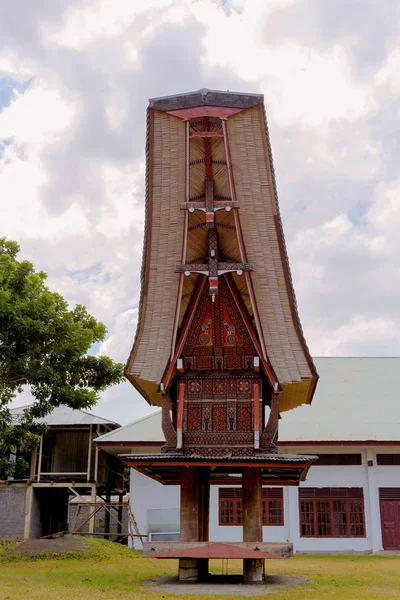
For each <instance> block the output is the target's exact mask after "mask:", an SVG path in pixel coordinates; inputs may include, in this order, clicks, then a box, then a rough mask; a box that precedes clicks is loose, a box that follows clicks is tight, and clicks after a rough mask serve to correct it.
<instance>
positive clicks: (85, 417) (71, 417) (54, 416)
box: [11, 405, 119, 427]
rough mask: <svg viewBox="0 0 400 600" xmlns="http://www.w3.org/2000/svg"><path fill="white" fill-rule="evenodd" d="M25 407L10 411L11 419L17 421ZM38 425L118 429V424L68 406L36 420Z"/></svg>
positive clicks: (60, 407) (58, 408) (56, 409)
mask: <svg viewBox="0 0 400 600" xmlns="http://www.w3.org/2000/svg"><path fill="white" fill-rule="evenodd" d="M26 408H28V407H27V406H19V407H18V408H13V409H11V414H12V416H13V418H15V419H18V417H19V416H20V415H22V414H23V412H24V410H25V409H26ZM38 421H39V423H47V425H49V426H57V425H111V426H114V427H119V423H115V422H114V421H110V419H103V418H102V417H98V416H97V415H93V414H92V413H89V412H86V411H85V410H76V409H73V408H69V407H68V406H63V405H62V406H58V407H57V408H55V409H54V410H53V411H52V412H51V413H50V414H48V415H47V416H46V417H45V418H44V419H38Z"/></svg>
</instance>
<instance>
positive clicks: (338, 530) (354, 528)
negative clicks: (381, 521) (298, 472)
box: [299, 488, 365, 537]
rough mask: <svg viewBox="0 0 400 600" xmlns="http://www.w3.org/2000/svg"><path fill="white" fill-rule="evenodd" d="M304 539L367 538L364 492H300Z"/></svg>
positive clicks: (301, 522) (356, 489)
mask: <svg viewBox="0 0 400 600" xmlns="http://www.w3.org/2000/svg"><path fill="white" fill-rule="evenodd" d="M299 510H300V535H301V536H302V537H365V517H364V494H363V489H362V488H300V489H299Z"/></svg>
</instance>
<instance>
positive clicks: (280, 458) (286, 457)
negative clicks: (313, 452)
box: [118, 453, 318, 463]
mask: <svg viewBox="0 0 400 600" xmlns="http://www.w3.org/2000/svg"><path fill="white" fill-rule="evenodd" d="M118 457H119V458H121V459H124V460H125V461H132V462H142V461H144V462H146V461H153V462H154V463H156V462H164V461H165V462H182V461H185V462H187V463H190V462H193V461H194V460H195V461H197V462H203V461H204V462H207V461H210V460H211V461H213V462H226V460H227V459H229V462H231V463H235V462H249V463H251V462H279V463H281V462H286V463H303V462H308V461H311V460H316V459H317V458H318V456H310V455H308V454H301V455H300V454H255V455H254V456H231V457H227V456H215V455H213V454H212V453H210V455H209V456H207V455H202V454H198V455H197V454H195V453H193V454H191V455H190V456H186V455H185V454H183V453H182V454H178V453H176V454H175V453H171V454H167V453H166V454H161V453H159V454H119V455H118Z"/></svg>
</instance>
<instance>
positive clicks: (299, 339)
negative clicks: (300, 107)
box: [126, 90, 318, 412]
mask: <svg viewBox="0 0 400 600" xmlns="http://www.w3.org/2000/svg"><path fill="white" fill-rule="evenodd" d="M204 118H206V121H205V120H204ZM205 122H206V125H207V129H206V130H205V129H204V127H205V125H204V123H205ZM204 136H208V137H209V138H210V148H211V163H212V165H211V169H212V179H213V182H214V184H213V185H214V195H215V198H216V199H217V200H218V201H219V202H220V204H223V205H224V206H225V205H230V206H229V207H228V208H227V209H222V210H218V211H216V212H215V225H216V229H217V231H218V239H219V247H220V250H221V253H222V255H223V260H224V261H225V262H224V263H223V265H225V266H226V268H227V269H229V265H230V264H231V265H234V264H236V263H246V264H247V263H250V264H251V266H252V269H253V270H252V271H251V272H246V273H245V274H241V275H238V274H237V273H236V272H235V271H234V272H233V273H232V274H230V275H229V276H228V277H231V279H232V281H233V282H234V284H235V285H236V288H237V290H238V291H239V294H240V297H241V301H243V304H244V305H245V307H246V309H247V312H248V315H249V317H250V319H251V321H252V322H253V324H254V327H255V329H256V331H257V335H258V340H259V343H260V348H261V353H262V355H263V357H262V358H263V360H264V363H263V364H265V366H266V368H267V369H270V371H271V373H273V378H275V380H276V381H277V382H278V384H279V387H280V389H281V390H282V393H281V395H280V410H281V412H282V411H285V410H290V409H292V408H296V407H297V406H299V405H301V404H306V403H310V402H311V400H312V396H313V393H314V390H315V386H316V382H317V379H318V375H317V372H316V369H315V366H314V364H313V361H312V359H311V356H310V353H309V351H308V348H307V345H306V341H305V339H304V335H303V332H302V329H301V324H300V319H299V315H298V310H297V305H296V299H295V294H294V289H293V284H292V280H291V275H290V267H289V260H288V256H287V252H286V246H285V240H284V235H283V228H282V222H281V218H280V214H279V206H278V199H277V191H276V183H275V175H274V169H273V162H272V152H271V146H270V140H269V134H268V127H267V121H266V116H265V110H264V102H263V96H261V95H258V94H237V93H231V92H218V91H212V90H199V91H198V92H192V93H188V94H180V95H177V96H168V97H165V98H158V99H153V100H150V104H149V108H148V112H147V144H146V156H147V174H146V220H145V239H144V250H143V263H142V274H141V296H140V305H139V319H138V326H137V332H136V337H135V342H134V345H133V348H132V352H131V354H130V357H129V360H128V364H127V367H126V376H127V378H128V379H129V380H130V381H131V382H132V383H133V385H134V386H135V387H136V388H137V389H138V391H139V392H140V393H141V394H142V395H143V396H144V397H145V398H146V399H147V400H148V401H149V403H150V404H158V405H159V404H160V403H161V396H160V394H159V393H158V390H159V387H160V384H161V383H162V382H165V383H166V385H168V382H169V380H170V378H171V376H173V374H174V373H175V372H176V366H175V361H176V358H177V357H178V356H179V337H180V333H181V332H182V331H183V329H184V327H183V324H184V323H185V319H186V320H187V315H188V312H189V311H190V306H191V303H193V301H194V300H193V298H194V296H195V293H196V284H197V282H198V281H199V279H204V275H202V274H200V273H199V272H197V273H196V272H190V274H189V272H187V273H186V274H187V276H184V274H183V272H182V273H180V274H178V273H176V272H175V267H176V265H177V264H178V263H181V264H184V265H194V264H195V263H196V264H197V263H200V267H199V268H203V266H202V264H201V263H204V261H205V258H204V257H205V256H206V255H207V249H208V243H209V242H208V232H207V227H205V218H204V212H201V211H200V210H192V211H189V210H182V209H181V205H182V203H185V201H186V203H188V202H189V203H193V204H191V205H190V206H194V207H195V206H196V202H199V201H201V200H202V201H203V202H204V198H205V191H204V181H205V179H206V168H207V167H206V160H205V157H204V144H202V143H201V142H202V137H204ZM187 206H189V205H188V204H187ZM204 266H205V265H204ZM186 268H188V269H189V267H186ZM205 268H206V267H205ZM223 276H225V275H223ZM197 287H198V284H197Z"/></svg>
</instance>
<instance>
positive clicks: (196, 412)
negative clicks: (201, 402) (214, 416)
mask: <svg viewBox="0 0 400 600" xmlns="http://www.w3.org/2000/svg"><path fill="white" fill-rule="evenodd" d="M187 422H188V430H189V431H201V408H200V407H197V406H189V407H188V418H187Z"/></svg>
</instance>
